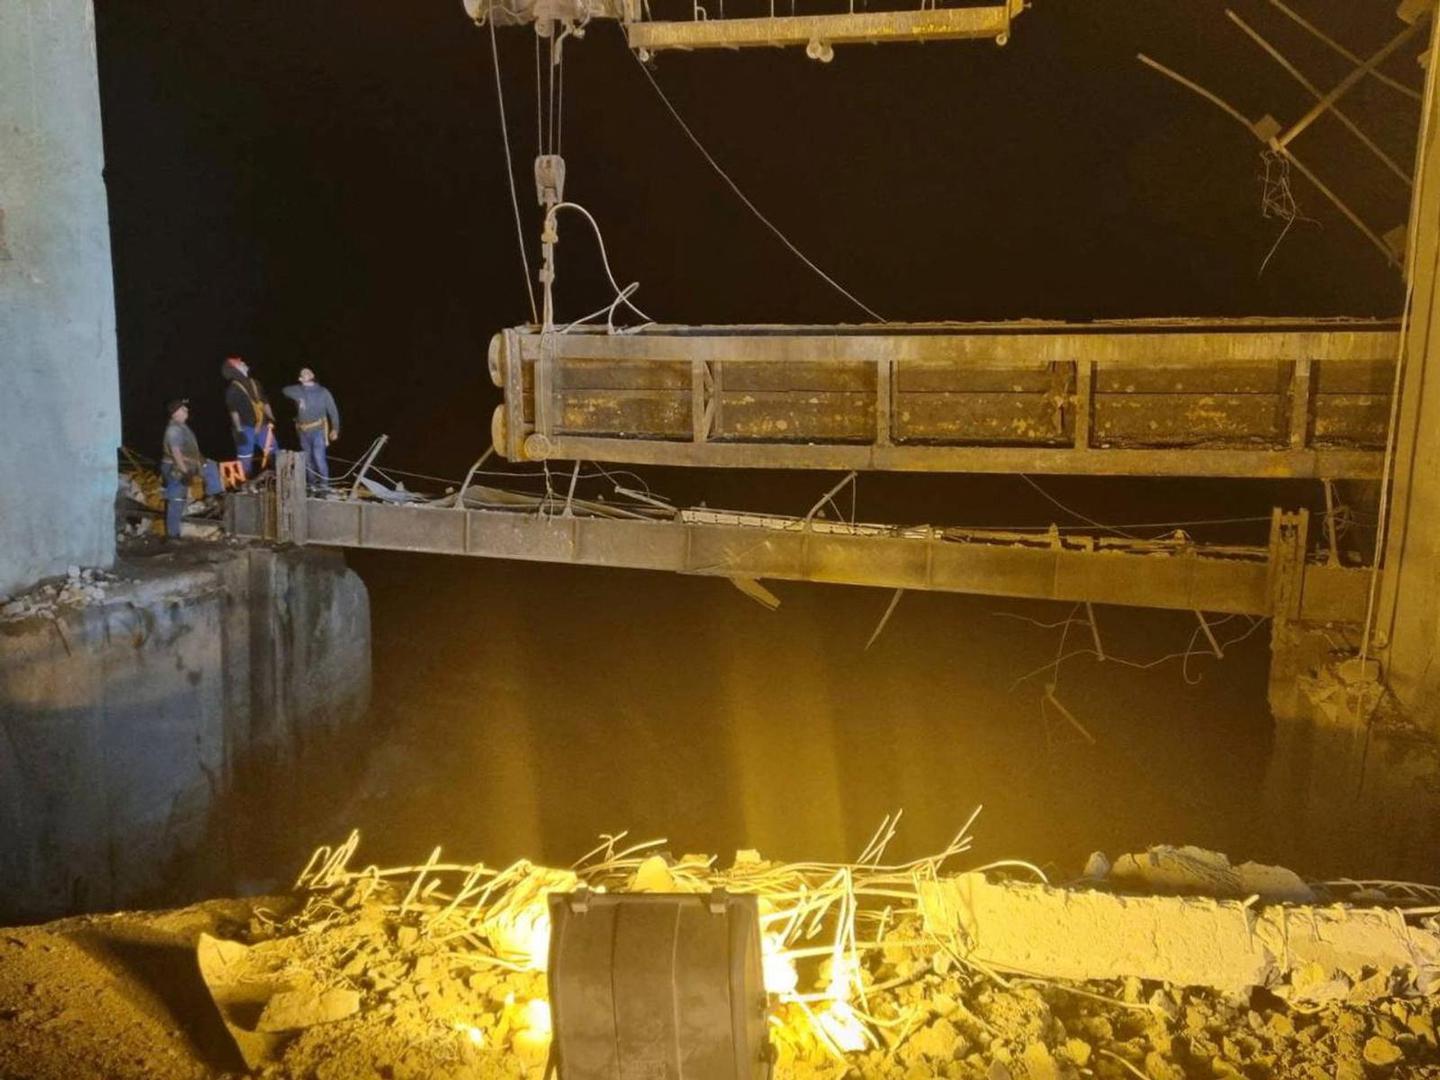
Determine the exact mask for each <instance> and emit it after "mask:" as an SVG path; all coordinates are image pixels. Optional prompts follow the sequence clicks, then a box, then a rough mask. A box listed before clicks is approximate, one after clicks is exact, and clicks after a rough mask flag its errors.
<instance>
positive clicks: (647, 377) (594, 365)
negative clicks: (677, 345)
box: [555, 355, 690, 390]
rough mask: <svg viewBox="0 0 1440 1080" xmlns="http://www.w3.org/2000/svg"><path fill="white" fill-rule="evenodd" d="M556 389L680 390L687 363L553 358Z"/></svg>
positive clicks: (687, 378)
mask: <svg viewBox="0 0 1440 1080" xmlns="http://www.w3.org/2000/svg"><path fill="white" fill-rule="evenodd" d="M557 360H558V362H557V363H556V380H555V383H556V385H557V386H559V387H561V388H562V389H566V390H683V389H685V388H686V387H688V386H689V385H690V361H689V360H688V359H687V360H576V359H571V358H569V357H566V356H563V355H562V356H560V357H558V358H557Z"/></svg>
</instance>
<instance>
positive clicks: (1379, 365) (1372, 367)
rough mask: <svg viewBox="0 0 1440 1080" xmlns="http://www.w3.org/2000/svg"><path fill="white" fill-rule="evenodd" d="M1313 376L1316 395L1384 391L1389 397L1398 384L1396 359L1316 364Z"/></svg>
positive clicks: (1377, 392) (1383, 393) (1379, 392)
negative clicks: (1396, 383)
mask: <svg viewBox="0 0 1440 1080" xmlns="http://www.w3.org/2000/svg"><path fill="white" fill-rule="evenodd" d="M1311 378H1312V380H1313V382H1314V385H1315V392H1316V393H1317V394H1382V395H1384V396H1385V397H1387V398H1388V397H1389V396H1390V391H1391V390H1392V389H1393V387H1394V383H1395V359H1394V357H1391V358H1390V359H1389V360H1368V361H1357V362H1355V363H1349V364H1326V363H1317V364H1316V365H1315V370H1314V372H1313V373H1312V376H1311Z"/></svg>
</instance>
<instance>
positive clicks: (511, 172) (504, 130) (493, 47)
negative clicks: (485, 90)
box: [486, 12, 540, 323]
mask: <svg viewBox="0 0 1440 1080" xmlns="http://www.w3.org/2000/svg"><path fill="white" fill-rule="evenodd" d="M486 21H487V22H488V23H489V24H490V55H491V56H492V57H493V58H494V60H495V101H496V103H497V104H498V105H499V108H500V134H501V136H502V137H503V138H504V141H505V179H506V180H508V181H509V182H510V207H511V209H513V210H514V211H515V240H516V242H517V243H518V244H519V245H520V266H521V268H522V270H523V271H524V273H525V294H526V296H528V297H529V299H530V321H531V322H532V323H538V322H539V321H540V312H539V309H538V308H536V306H535V286H534V285H533V284H531V282H530V256H528V255H527V254H526V253H525V226H524V225H523V224H522V223H521V221H520V196H519V194H518V193H517V192H516V190H515V163H514V162H513V161H511V159H510V126H509V124H507V123H506V121H505V90H504V88H503V87H502V86H501V83H500V44H499V42H498V41H497V40H496V38H495V17H494V13H493V12H492V13H491V16H490V18H489V19H487V20H486Z"/></svg>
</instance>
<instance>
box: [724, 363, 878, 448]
mask: <svg viewBox="0 0 1440 1080" xmlns="http://www.w3.org/2000/svg"><path fill="white" fill-rule="evenodd" d="M727 374H733V369H729V370H728V371H727ZM732 386H733V383H731V382H730V381H728V380H727V382H726V385H725V389H724V390H723V391H721V392H720V393H719V394H718V395H717V397H718V398H719V401H720V411H719V416H720V420H719V422H718V423H717V424H716V425H715V428H714V436H713V437H714V438H716V439H723V438H735V439H754V440H762V439H763V440H766V441H771V442H788V441H792V440H798V441H802V442H803V441H808V440H812V439H818V440H823V441H826V442H844V441H856V440H858V441H862V442H869V441H870V440H871V439H872V438H873V437H874V433H875V395H874V393H873V392H872V393H853V392H852V393H844V392H841V393H827V392H820V391H811V390H796V391H791V392H788V393H786V392H783V391H782V392H776V391H753V392H745V391H737V390H734V389H732Z"/></svg>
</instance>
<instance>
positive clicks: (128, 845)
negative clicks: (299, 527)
mask: <svg viewBox="0 0 1440 1080" xmlns="http://www.w3.org/2000/svg"><path fill="white" fill-rule="evenodd" d="M119 574H120V578H121V580H120V581H118V582H115V583H112V584H111V585H110V586H108V588H107V589H106V595H105V597H104V599H103V600H101V601H98V602H95V603H91V604H89V605H88V606H84V607H74V608H66V609H61V610H59V611H57V612H56V614H55V616H54V617H45V616H35V617H30V618H22V619H13V618H12V619H10V620H7V621H3V622H0V881H3V882H5V889H4V891H3V895H0V922H14V921H19V920H26V919H34V918H42V917H46V916H51V915H54V914H57V913H62V912H75V911H83V910H96V909H99V908H112V907H117V906H122V905H125V904H127V903H132V902H134V901H136V900H137V899H138V898H140V897H143V896H145V895H147V893H150V892H151V891H153V890H155V889H156V888H158V887H160V886H161V885H162V884H163V883H164V882H165V880H166V877H167V874H168V873H170V872H171V871H172V870H173V869H174V868H175V866H176V864H177V861H178V860H180V859H181V858H183V857H184V856H186V855H187V854H189V853H191V852H192V851H194V849H195V848H196V847H197V846H198V845H199V844H200V843H201V841H202V839H203V838H204V837H205V835H206V833H207V830H209V829H211V828H212V826H213V825H214V824H215V823H214V822H213V821H212V811H213V810H214V809H215V808H216V807H217V804H218V803H219V802H220V801H221V800H222V799H224V798H225V797H226V796H227V795H229V794H230V793H231V792H232V791H233V790H234V787H235V784H236V782H237V778H238V777H242V776H243V777H247V778H248V781H249V783H251V784H252V785H254V784H261V785H266V784H272V783H279V782H281V781H282V780H283V779H284V778H285V777H286V776H287V774H288V773H289V772H291V771H293V768H294V765H295V763H296V762H297V760H298V759H299V757H300V753H301V751H302V750H303V749H305V747H306V746H307V744H313V743H315V742H317V741H320V740H323V739H324V738H325V737H327V736H328V735H331V734H333V733H337V732H338V731H339V730H340V729H342V728H344V727H346V726H348V725H351V724H353V723H355V722H357V721H358V720H359V719H360V718H361V717H362V716H363V715H364V713H365V711H366V709H367V707H368V704H369V697H370V610H369V608H370V605H369V597H368V594H367V593H366V591H365V586H364V584H363V583H362V582H361V581H360V579H359V577H357V576H356V575H355V574H354V573H353V572H351V571H350V570H348V569H347V568H346V566H345V563H344V561H343V559H342V558H341V557H340V556H338V555H336V554H333V553H327V552H322V551H318V550H299V549H273V548H266V547H260V546H256V547H230V546H222V545H215V546H213V547H212V546H202V545H196V546H195V547H193V548H187V549H182V553H181V554H178V555H164V556H159V557H152V558H146V559H139V560H134V561H128V562H127V561H122V562H121V564H120V566H119Z"/></svg>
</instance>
